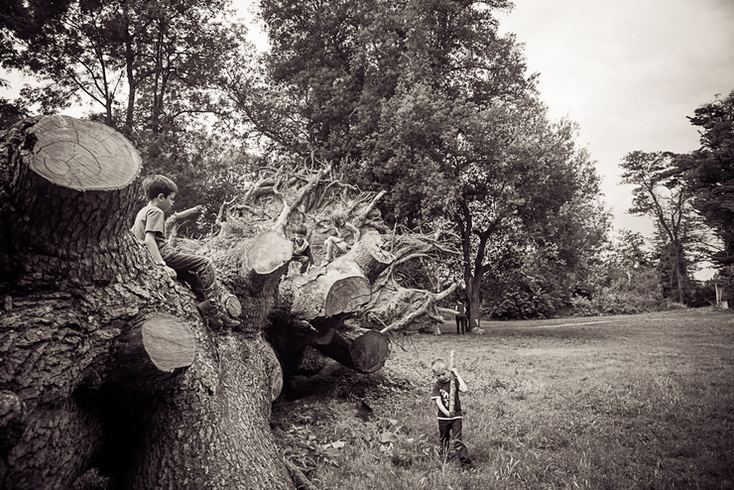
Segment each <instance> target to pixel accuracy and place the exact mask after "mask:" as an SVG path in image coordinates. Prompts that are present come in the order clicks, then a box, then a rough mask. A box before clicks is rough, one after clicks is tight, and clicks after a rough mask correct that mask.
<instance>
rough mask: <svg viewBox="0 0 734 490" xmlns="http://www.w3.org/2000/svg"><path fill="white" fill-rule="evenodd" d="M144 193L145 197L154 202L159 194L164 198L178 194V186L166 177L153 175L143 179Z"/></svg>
mask: <svg viewBox="0 0 734 490" xmlns="http://www.w3.org/2000/svg"><path fill="white" fill-rule="evenodd" d="M143 191H144V192H145V197H146V198H148V200H149V201H152V200H153V199H154V198H156V197H158V194H163V196H164V197H168V196H170V195H171V194H172V193H174V192H175V193H177V194H178V186H176V183H175V182H173V181H172V180H171V179H169V178H168V177H166V176H165V175H151V176H149V177H146V178H145V179H143Z"/></svg>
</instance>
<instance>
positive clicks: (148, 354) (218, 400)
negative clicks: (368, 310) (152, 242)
mask: <svg viewBox="0 0 734 490" xmlns="http://www.w3.org/2000/svg"><path fill="white" fill-rule="evenodd" d="M139 174H140V159H139V158H138V156H137V153H136V152H135V150H134V148H132V145H130V143H129V142H128V141H127V140H125V138H123V137H122V136H121V135H119V134H117V133H115V132H114V131H111V130H110V129H109V128H106V127H104V126H103V125H101V124H98V123H93V122H89V121H79V120H76V119H73V118H69V117H65V116H54V117H50V118H40V119H38V118H37V119H33V120H28V121H24V122H22V123H19V124H18V125H16V126H14V127H13V128H12V129H11V130H9V131H8V132H7V133H5V134H4V135H3V136H2V138H0V295H1V296H2V297H3V298H4V299H5V301H4V304H5V308H4V309H2V310H0V417H1V418H2V420H0V429H1V430H2V437H0V488H3V489H6V490H25V489H66V488H71V487H72V484H73V482H74V481H75V480H76V478H78V477H79V476H80V475H81V474H82V473H84V472H85V471H86V470H88V469H89V468H90V467H91V465H93V464H94V465H97V466H98V467H99V468H100V469H101V470H102V473H104V474H107V475H112V476H114V477H115V479H116V480H117V484H118V486H119V487H120V488H191V487H192V485H193V486H195V487H197V488H209V489H229V488H262V489H290V488H293V485H292V482H291V480H290V477H289V475H288V472H287V470H286V468H285V464H284V462H283V459H282V455H281V453H280V452H279V451H278V449H277V448H276V447H275V444H274V441H273V437H272V434H271V433H270V430H269V425H268V420H269V415H270V406H271V405H270V404H271V400H272V398H273V396H274V394H275V393H276V392H277V391H278V390H279V384H280V382H279V381H278V376H279V375H278V369H277V368H276V367H275V366H274V365H273V358H274V354H273V353H272V352H270V347H269V346H268V345H267V344H266V343H265V342H264V341H263V339H262V337H261V336H260V335H247V336H245V335H243V334H239V333H225V334H215V333H213V332H211V331H209V330H208V329H206V327H205V325H204V323H203V321H202V319H201V317H200V315H199V314H198V312H197V311H196V307H195V302H194V299H193V298H192V295H191V292H190V290H188V288H186V287H185V286H183V285H182V284H181V283H175V284H173V285H170V284H169V281H168V278H167V277H166V276H165V273H164V272H163V270H162V268H159V267H155V266H154V265H153V263H152V261H151V260H150V257H149V255H147V253H146V251H145V248H144V246H142V245H141V244H139V243H138V242H137V241H136V240H135V239H134V238H133V237H132V236H131V234H130V233H129V231H128V230H129V229H130V226H131V222H132V217H133V214H134V211H135V209H134V208H135V207H137V206H138V205H139V204H137V203H136V201H135V196H136V194H137V193H138V192H139V189H138V186H137V176H138V175H139ZM273 296H274V295H273ZM258 301H260V303H258V304H260V305H261V308H262V311H260V312H258V313H257V314H256V315H252V317H253V318H261V319H264V318H266V317H267V315H268V311H267V308H268V305H269V304H272V303H274V299H272V298H271V299H267V298H265V299H262V300H258ZM263 322H264V320H263V321H262V322H261V323H259V324H258V323H257V322H253V330H254V331H259V330H261V329H262V326H263ZM268 353H269V354H268ZM275 396H277V395H275Z"/></svg>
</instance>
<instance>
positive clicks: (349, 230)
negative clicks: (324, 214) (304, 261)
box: [324, 211, 359, 264]
mask: <svg viewBox="0 0 734 490" xmlns="http://www.w3.org/2000/svg"><path fill="white" fill-rule="evenodd" d="M331 224H332V226H333V227H334V228H336V236H330V237H329V238H327V239H326V240H325V241H324V245H325V246H326V263H327V264H328V263H329V262H331V260H332V259H333V258H334V247H336V248H338V249H339V250H341V252H342V253H347V251H348V250H349V249H350V248H352V245H354V244H355V243H357V242H358V241H359V230H358V229H357V228H355V227H354V225H352V224H351V223H348V222H347V217H346V215H345V214H344V212H343V211H334V212H333V213H332V214H331Z"/></svg>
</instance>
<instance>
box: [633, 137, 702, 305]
mask: <svg viewBox="0 0 734 490" xmlns="http://www.w3.org/2000/svg"><path fill="white" fill-rule="evenodd" d="M679 159H680V156H679V155H676V154H674V153H670V152H653V153H646V152H641V151H634V152H631V153H628V154H627V155H626V156H625V157H624V158H623V159H622V163H621V164H620V166H621V167H622V168H623V169H624V172H623V174H622V183H625V184H633V185H636V186H637V187H636V188H635V189H633V191H632V194H633V200H632V208H630V210H629V212H630V213H631V214H636V215H646V216H649V217H650V218H651V219H652V220H653V223H654V225H655V230H656V235H655V237H656V243H655V253H656V255H657V257H658V261H659V265H660V273H661V282H662V284H663V287H664V290H665V291H666V292H667V293H668V295H670V294H673V292H675V293H674V294H675V296H676V297H677V300H678V301H679V302H681V303H683V302H685V297H686V291H687V290H688V288H689V280H690V268H691V264H692V260H691V258H692V256H691V255H690V254H691V253H692V252H693V249H692V246H693V245H694V244H695V243H697V242H698V241H699V235H700V233H701V227H700V223H699V221H698V219H697V216H696V214H695V212H694V210H693V209H692V207H691V201H692V198H693V195H692V193H691V191H690V189H689V188H688V187H687V186H686V185H685V175H684V172H683V171H682V170H681V169H680V167H679V166H678V165H677V163H676V162H677V161H678V160H679Z"/></svg>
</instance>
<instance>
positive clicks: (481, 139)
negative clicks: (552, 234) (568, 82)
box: [261, 0, 595, 322]
mask: <svg viewBox="0 0 734 490" xmlns="http://www.w3.org/2000/svg"><path fill="white" fill-rule="evenodd" d="M261 6H262V16H263V19H264V20H265V22H266V24H267V25H268V27H269V29H270V30H269V35H270V40H271V46H272V49H271V52H270V54H269V56H268V58H267V62H268V75H269V76H270V77H272V79H273V80H274V81H275V82H276V83H277V85H278V87H280V89H281V92H279V93H281V94H286V95H288V96H289V99H288V100H289V101H290V102H289V104H290V107H293V108H295V111H296V113H297V114H298V117H297V118H291V119H289V120H288V121H287V122H284V124H283V126H284V127H292V125H293V124H294V123H295V124H296V125H298V126H299V127H300V128H301V129H300V131H297V132H296V131H294V133H297V134H299V138H297V139H295V140H294V141H295V142H294V143H293V144H291V145H290V146H288V148H290V149H291V150H292V151H294V152H298V153H299V154H302V155H308V154H311V153H313V154H315V155H318V156H319V157H320V158H323V159H327V160H328V161H330V162H333V165H334V166H335V168H339V169H343V170H344V171H345V174H346V175H348V176H349V177H350V178H351V179H352V181H353V182H355V183H357V184H358V185H360V187H362V188H365V189H375V190H379V189H390V192H389V193H388V195H387V196H386V198H385V200H384V202H383V204H382V205H381V206H380V207H381V210H382V212H383V215H384V216H385V218H386V219H387V220H389V221H390V222H400V223H403V224H406V225H407V226H409V227H416V226H419V225H421V224H423V223H427V222H430V221H431V220H433V219H435V217H436V216H450V218H451V219H452V221H454V222H455V223H456V230H457V232H458V233H459V234H460V235H461V238H460V241H461V243H462V249H463V250H464V262H463V266H462V267H461V269H462V270H463V275H464V277H465V280H466V281H468V283H467V291H468V294H469V298H470V302H469V304H470V315H471V318H472V320H473V321H474V322H476V320H477V319H478V318H479V313H480V312H479V303H480V293H479V292H480V290H481V288H479V287H473V286H476V285H477V284H476V281H479V283H481V278H482V276H483V275H484V272H486V268H485V269H482V267H483V266H484V265H485V263H484V259H485V252H486V251H487V248H488V243H491V244H492V247H494V246H495V245H496V246H497V248H499V247H500V246H502V244H503V243H505V244H506V243H509V242H510V240H509V239H508V237H509V236H510V235H512V236H513V237H514V236H518V234H524V233H529V232H530V230H533V231H538V232H540V230H541V228H539V227H538V226H537V224H538V223H539V222H540V221H539V219H536V220H535V224H534V225H531V224H530V223H529V221H528V220H530V219H531V217H532V216H535V217H536V218H539V216H540V212H539V211H538V210H539V209H543V206H542V203H541V202H539V200H540V199H542V198H541V197H540V195H541V194H542V193H544V192H545V193H546V196H547V197H548V199H549V202H550V201H553V204H554V206H555V205H557V206H558V207H549V208H548V211H549V213H551V214H552V213H554V212H557V211H558V210H559V209H560V206H562V205H563V203H565V202H569V203H570V202H572V201H573V199H575V198H580V199H581V200H580V201H577V202H578V203H580V202H581V201H583V200H586V199H588V198H589V196H590V195H592V194H593V193H594V189H595V184H594V180H595V177H592V175H593V168H592V167H591V166H590V165H589V164H588V163H589V162H588V158H585V157H583V156H582V154H581V153H579V154H578V155H576V154H575V150H573V149H572V150H571V151H565V150H566V149H567V148H568V147H569V145H571V146H573V144H572V137H571V139H570V140H569V138H568V137H567V136H569V135H571V136H572V133H573V125H572V124H570V123H568V122H563V123H560V124H559V125H558V126H556V127H552V125H550V124H548V123H547V120H546V119H547V117H546V113H545V111H544V110H543V109H542V107H541V105H540V104H538V103H537V101H536V100H534V79H535V77H534V76H530V77H527V76H526V75H525V65H524V60H523V57H522V53H521V50H520V48H519V46H517V44H516V42H515V39H514V37H513V36H507V37H500V36H499V35H498V33H497V25H498V22H497V20H496V18H495V17H494V13H495V12H496V11H497V10H500V9H507V8H509V3H508V2H504V1H496V2H489V3H487V2H472V1H465V2H464V1H461V2H460V1H451V0H434V1H429V2H425V1H421V2H418V1H413V0H406V1H403V2H402V3H400V5H396V4H395V3H394V2H384V1H379V0H374V1H370V2H360V3H354V2H340V1H334V2H322V3H317V4H316V3H304V2H295V1H291V0H284V1H280V0H279V1H274V0H273V1H271V0H265V1H263V2H261ZM305 60H308V62H307V63H306V62H305ZM272 100H273V102H275V100H276V99H275V98H273V99H272ZM282 105H283V104H282V103H281V106H282ZM281 120H282V119H281ZM270 122H271V123H272V122H273V120H271V121H270ZM272 132H277V130H273V131H272ZM547 135H549V136H552V140H553V142H552V143H550V142H549V143H548V144H547V145H545V144H544V143H543V141H542V138H543V137H545V136H547ZM523 138H526V139H525V140H523ZM532 142H536V143H537V144H536V145H535V146H536V148H535V151H536V154H535V155H531V153H530V152H529V151H526V152H525V154H524V155H523V154H522V152H523V151H525V150H523V149H522V148H523V145H525V146H524V148H525V149H528V148H530V147H532V146H533V145H532ZM554 144H557V147H556V149H554V148H553V145H554ZM511 148H514V149H511ZM513 152H514V153H513ZM538 155H541V156H542V155H545V157H544V158H545V160H543V159H542V158H541V159H540V160H536V159H534V158H535V157H537V156H538ZM551 155H552V156H551ZM526 157H528V158H526ZM559 158H560V160H559ZM564 158H568V159H570V160H567V161H561V160H563V159H564ZM582 168H583V170H582ZM564 169H565V170H564ZM554 172H555V175H551V174H552V173H554ZM590 177H591V178H590ZM568 179H570V183H569V180H568ZM574 179H580V180H578V181H576V180H574ZM538 181H539V182H549V181H552V182H553V183H554V184H558V185H557V187H555V188H554V187H549V186H545V187H544V186H543V185H535V182H538ZM582 181H584V183H582ZM582 188H586V189H587V190H589V191H591V192H590V193H589V192H583V191H581V189H582ZM552 192H555V197H550V193H552ZM533 193H536V194H535V197H533V196H531V194H533ZM526 194H527V195H526ZM523 203H525V204H523ZM536 206H537V208H536ZM517 212H523V213H525V214H524V216H522V217H519V216H518V215H517V214H516V213H517ZM477 218H479V219H480V220H484V222H482V223H479V222H478V223H476V224H475V223H474V221H473V220H476V219H477ZM532 219H534V218H532ZM523 222H525V224H524V225H523V224H522V223H523ZM559 230H561V231H562V232H563V229H562V228H559ZM536 236H537V235H536ZM530 241H532V240H530ZM472 281H474V282H475V283H474V284H473V285H472ZM472 311H473V313H472Z"/></svg>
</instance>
